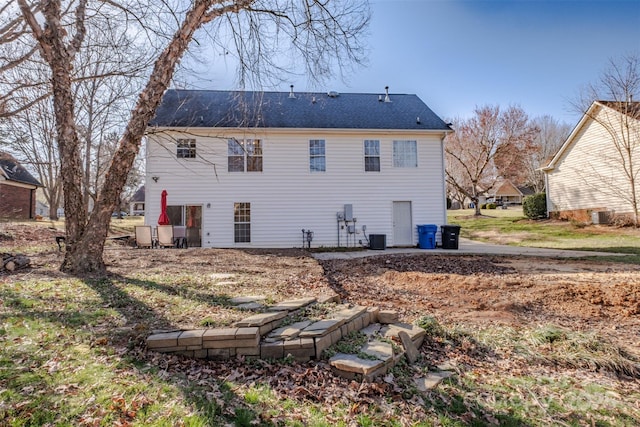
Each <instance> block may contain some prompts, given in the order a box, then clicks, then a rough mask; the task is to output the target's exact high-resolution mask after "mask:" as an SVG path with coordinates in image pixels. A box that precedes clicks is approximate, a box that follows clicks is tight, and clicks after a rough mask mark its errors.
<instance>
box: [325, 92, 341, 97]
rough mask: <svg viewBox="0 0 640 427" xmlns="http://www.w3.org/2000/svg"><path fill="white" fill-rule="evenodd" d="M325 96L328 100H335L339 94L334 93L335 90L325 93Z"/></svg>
mask: <svg viewBox="0 0 640 427" xmlns="http://www.w3.org/2000/svg"><path fill="white" fill-rule="evenodd" d="M327 95H328V96H329V98H337V97H338V96H340V94H339V93H338V92H336V91H335V90H331V91H329V93H327Z"/></svg>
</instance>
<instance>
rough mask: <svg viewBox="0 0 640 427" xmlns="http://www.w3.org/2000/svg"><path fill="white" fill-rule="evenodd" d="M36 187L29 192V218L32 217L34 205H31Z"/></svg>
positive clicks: (33, 215) (33, 216)
mask: <svg viewBox="0 0 640 427" xmlns="http://www.w3.org/2000/svg"><path fill="white" fill-rule="evenodd" d="M37 189H38V187H36V188H35V189H33V190H31V194H30V195H29V219H34V218H35V217H36V216H35V213H36V210H35V207H34V206H33V202H34V201H35V199H36V190H37Z"/></svg>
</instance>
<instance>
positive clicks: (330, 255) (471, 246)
mask: <svg viewBox="0 0 640 427" xmlns="http://www.w3.org/2000/svg"><path fill="white" fill-rule="evenodd" d="M395 254H433V255H442V254H446V255H514V256H516V255H526V256H541V257H551V258H582V257H592V256H625V255H629V254H620V253H612V252H592V251H571V250H563V249H545V248H525V247H520V246H507V245H494V244H491V243H483V242H477V241H474V240H469V239H465V238H460V241H459V245H458V250H455V249H442V248H437V249H418V248H388V249H385V250H383V251H380V250H377V251H374V250H370V249H367V250H364V251H354V252H321V253H315V254H313V257H314V258H316V259H319V260H329V259H350V258H364V257H369V256H376V255H395Z"/></svg>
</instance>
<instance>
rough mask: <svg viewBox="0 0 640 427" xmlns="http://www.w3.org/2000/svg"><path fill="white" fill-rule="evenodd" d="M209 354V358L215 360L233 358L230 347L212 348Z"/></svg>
mask: <svg viewBox="0 0 640 427" xmlns="http://www.w3.org/2000/svg"><path fill="white" fill-rule="evenodd" d="M207 354H208V356H207V357H208V358H209V359H214V360H228V359H230V358H231V351H230V349H228V348H210V349H209V350H208V351H207ZM234 355H235V352H234Z"/></svg>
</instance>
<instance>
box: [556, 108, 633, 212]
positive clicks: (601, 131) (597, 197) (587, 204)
mask: <svg viewBox="0 0 640 427" xmlns="http://www.w3.org/2000/svg"><path fill="white" fill-rule="evenodd" d="M605 111H606V110H605ZM603 114H605V113H604V112H602V111H601V112H600V113H599V116H598V117H599V118H598V121H600V120H602V121H603V122H604V123H614V122H613V119H612V118H605V117H603ZM636 135H637V134H636ZM636 145H637V144H636ZM634 163H635V165H634V166H636V168H637V166H638V165H640V150H639V149H636V153H635V160H634ZM638 190H640V188H638ZM630 194H631V187H630V186H629V181H628V179H627V178H626V176H625V174H624V172H623V170H622V167H621V157H620V155H619V153H618V152H617V151H616V149H615V146H614V144H613V143H612V142H611V135H610V134H609V133H608V132H607V130H606V129H605V128H604V127H603V126H602V125H601V124H599V123H598V122H596V121H593V120H588V121H587V122H586V123H585V125H584V126H583V127H582V129H580V131H579V132H578V133H577V134H576V135H575V137H574V140H573V141H572V144H571V145H570V146H569V147H568V149H567V151H566V152H565V153H564V155H563V157H562V158H561V160H560V161H559V162H558V163H557V164H556V167H555V169H554V170H552V171H551V172H549V174H548V200H549V204H550V206H549V210H550V211H565V210H578V209H599V208H605V209H607V210H614V211H616V212H617V213H628V212H631V211H632V208H631V204H630V203H629V195H630Z"/></svg>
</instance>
